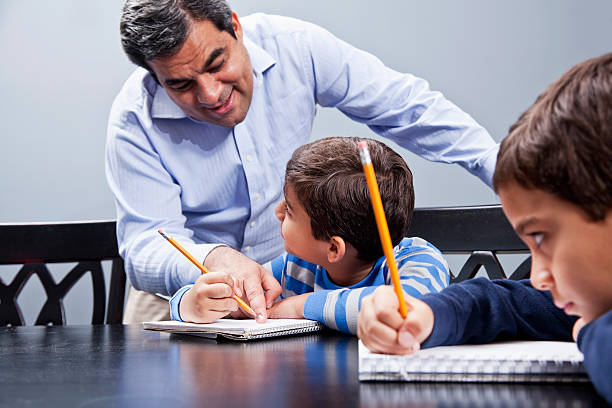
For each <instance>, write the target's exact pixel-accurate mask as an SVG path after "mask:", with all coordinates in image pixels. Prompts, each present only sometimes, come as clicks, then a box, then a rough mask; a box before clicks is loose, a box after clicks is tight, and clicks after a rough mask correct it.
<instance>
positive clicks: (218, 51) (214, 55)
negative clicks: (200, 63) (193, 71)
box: [202, 47, 225, 72]
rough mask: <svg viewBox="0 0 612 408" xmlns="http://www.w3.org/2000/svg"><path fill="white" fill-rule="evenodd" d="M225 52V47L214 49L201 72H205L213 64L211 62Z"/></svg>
mask: <svg viewBox="0 0 612 408" xmlns="http://www.w3.org/2000/svg"><path fill="white" fill-rule="evenodd" d="M224 52H225V47H219V48H215V50H214V51H213V52H211V53H210V55H209V56H208V58H207V59H206V62H205V63H204V67H203V68H202V72H204V71H206V69H207V68H208V67H209V66H210V64H212V63H213V61H214V60H215V59H216V58H217V57H218V56H219V55H221V54H223V53H224Z"/></svg>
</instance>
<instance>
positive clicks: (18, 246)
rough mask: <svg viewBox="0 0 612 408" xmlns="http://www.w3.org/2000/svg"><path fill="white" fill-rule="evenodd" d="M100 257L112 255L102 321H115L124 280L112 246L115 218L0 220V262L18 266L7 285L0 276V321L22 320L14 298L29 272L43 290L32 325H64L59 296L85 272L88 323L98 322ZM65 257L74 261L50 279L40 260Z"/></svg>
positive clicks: (102, 293)
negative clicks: (90, 308)
mask: <svg viewBox="0 0 612 408" xmlns="http://www.w3.org/2000/svg"><path fill="white" fill-rule="evenodd" d="M103 260H112V269H111V282H110V293H109V298H108V309H107V311H106V323H107V324H117V323H121V321H122V318H123V303H124V294H125V280H126V279H125V271H124V269H123V260H122V259H121V257H120V256H119V253H118V250H117V238H116V235H115V221H82V222H81V221H79V222H63V223H19V224H0V264H22V265H23V266H22V267H21V269H20V270H19V272H17V274H16V275H15V278H14V279H13V281H12V282H11V283H10V284H8V285H6V284H5V283H4V281H3V280H2V279H1V277H0V326H8V325H13V326H18V325H23V324H24V320H23V316H22V313H21V308H20V307H19V305H18V304H17V297H18V296H19V293H20V292H21V290H22V289H23V287H24V285H25V284H26V283H27V281H28V280H29V279H30V278H31V277H32V276H33V275H37V276H38V278H39V279H40V282H41V283H42V286H43V288H44V290H45V292H46V295H47V299H46V302H45V303H44V305H43V307H42V309H41V311H40V313H39V315H38V318H37V319H36V323H35V324H37V325H48V324H54V325H64V324H66V319H65V315H64V306H63V299H64V297H65V296H66V294H67V293H68V291H69V290H70V289H71V288H72V287H73V286H74V285H75V283H76V282H77V281H79V279H81V278H82V277H83V276H84V275H85V274H87V273H91V281H92V286H93V313H92V318H91V323H92V324H103V323H104V316H105V309H106V289H105V283H104V275H103V271H102V263H101V261H103ZM67 262H77V264H76V266H74V267H73V268H72V269H71V270H70V271H69V272H68V273H67V274H66V276H65V277H64V278H63V279H62V280H61V281H60V282H59V283H56V282H55V280H54V279H53V277H52V276H51V273H50V272H49V269H48V268H47V266H46V264H50V263H67Z"/></svg>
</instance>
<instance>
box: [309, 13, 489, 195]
mask: <svg viewBox="0 0 612 408" xmlns="http://www.w3.org/2000/svg"><path fill="white" fill-rule="evenodd" d="M302 46H303V47H307V49H306V50H305V51H304V55H305V58H306V60H305V61H304V66H305V70H306V72H307V76H310V80H311V81H312V85H313V89H315V90H316V95H315V97H316V100H317V103H319V104H320V105H322V106H326V107H336V108H338V109H339V110H340V111H342V112H343V113H344V114H346V115H347V116H348V117H350V118H351V119H353V120H355V121H358V122H361V123H365V124H366V125H367V126H368V127H370V129H372V130H373V131H374V132H376V133H377V134H379V135H381V136H383V137H386V138H389V139H391V140H393V141H395V142H397V143H398V144H399V145H400V146H402V147H404V148H406V149H408V150H410V151H411V152H413V153H415V154H417V155H419V156H421V157H423V158H425V159H427V160H430V161H437V162H444V163H456V164H459V165H461V166H462V167H464V168H465V169H466V170H468V171H470V172H471V173H472V174H474V175H475V176H477V177H479V178H480V179H481V180H483V181H484V182H485V183H487V184H488V185H489V186H490V185H491V180H492V176H493V170H494V167H495V161H496V157H497V150H498V145H497V144H496V143H495V141H494V140H493V139H492V138H491V136H490V135H489V134H488V132H487V131H486V130H485V129H484V128H483V127H481V126H480V125H479V124H478V123H476V121H475V120H474V119H473V118H472V117H471V116H470V115H468V114H467V113H465V112H463V111H462V110H461V109H459V108H458V107H457V106H456V105H454V104H453V103H452V102H450V101H449V100H448V99H446V98H445V97H444V95H442V94H441V93H440V92H436V91H432V90H430V88H429V84H428V82H427V81H426V80H424V79H421V78H418V77H416V76H414V75H411V74H403V73H399V72H397V71H394V70H392V69H390V68H388V67H386V66H385V65H384V64H383V63H382V62H381V61H380V60H379V59H377V58H376V57H374V56H373V55H371V54H369V53H366V52H364V51H362V50H359V49H357V48H355V47H353V46H351V45H350V44H347V43H345V42H343V41H341V40H339V39H337V38H335V37H334V36H333V35H332V34H330V33H329V32H327V31H325V30H324V29H322V28H320V27H316V26H314V25H310V29H309V30H308V37H307V39H306V40H305V41H304V45H302Z"/></svg>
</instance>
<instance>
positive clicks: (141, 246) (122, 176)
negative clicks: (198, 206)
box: [106, 105, 280, 319]
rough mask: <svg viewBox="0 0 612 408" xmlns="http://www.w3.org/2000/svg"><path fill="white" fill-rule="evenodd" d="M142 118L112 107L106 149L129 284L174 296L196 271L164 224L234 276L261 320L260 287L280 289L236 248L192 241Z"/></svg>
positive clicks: (178, 192)
mask: <svg viewBox="0 0 612 408" xmlns="http://www.w3.org/2000/svg"><path fill="white" fill-rule="evenodd" d="M149 121H150V120H149ZM143 122H146V119H143V118H141V117H140V116H139V114H138V113H136V112H132V111H129V110H122V109H121V107H120V106H116V105H113V109H112V111H111V117H110V119H109V127H108V140H107V148H106V174H107V180H108V184H109V186H110V188H111V190H112V192H113V194H114V196H115V203H116V207H117V218H118V220H117V237H118V241H119V244H120V248H119V250H120V254H121V256H122V257H123V259H124V261H125V269H126V273H127V275H128V277H129V279H130V283H131V284H132V285H133V286H134V287H135V288H136V289H140V290H145V291H147V292H151V293H158V292H159V293H162V294H173V293H175V292H176V291H177V290H178V289H179V288H181V287H182V286H184V285H186V284H189V283H192V282H194V281H195V280H196V279H197V278H198V276H199V275H200V271H199V270H198V269H197V268H195V267H194V266H193V265H192V264H191V262H190V261H189V260H188V259H187V258H185V257H184V256H183V255H182V254H181V253H180V252H178V251H177V250H176V249H175V248H174V247H172V246H171V245H169V244H168V242H166V241H165V240H164V239H163V238H161V237H160V236H159V234H157V229H159V228H163V229H164V230H165V231H166V232H167V233H168V234H169V235H170V236H172V237H173V238H174V239H175V240H176V241H177V242H179V244H180V245H181V246H183V247H184V248H185V249H186V250H187V251H188V252H190V253H191V254H192V255H193V256H194V257H195V258H196V259H198V260H200V261H201V262H204V263H205V265H206V266H207V267H208V268H209V269H210V270H211V271H214V272H221V273H229V274H232V275H233V276H234V277H235V278H236V279H237V281H238V284H239V285H240V287H241V289H243V290H244V293H246V297H247V299H248V300H249V302H252V304H251V307H252V308H253V309H255V310H256V312H259V313H260V314H262V315H263V316H264V319H265V315H266V313H265V309H266V300H265V298H264V295H263V290H264V289H266V290H268V291H269V295H268V296H276V295H277V294H278V292H280V288H279V287H278V286H274V284H275V283H274V282H272V283H270V282H269V280H265V279H264V275H263V274H262V273H261V267H260V266H259V265H258V264H257V263H256V262H254V261H252V260H250V259H249V258H247V257H246V256H244V255H242V254H241V253H239V252H238V251H234V250H232V249H230V248H227V247H223V246H220V245H222V244H220V243H215V242H211V243H196V242H195V241H194V239H192V237H193V231H192V230H191V229H189V228H186V227H185V222H186V218H185V216H184V215H183V212H182V202H181V197H182V195H184V194H185V192H184V191H182V189H183V187H182V186H181V185H179V184H178V183H177V182H176V180H175V177H173V176H172V175H171V174H170V172H169V171H168V170H167V169H166V166H165V162H162V159H161V157H160V156H159V155H158V153H157V149H156V148H155V146H153V145H152V142H151V141H150V139H149V137H148V136H147V133H146V130H145V128H146V126H145V125H143V124H142V123H143ZM149 126H151V125H150V124H149ZM177 159H180V158H179V157H177V156H175V157H170V158H168V157H166V160H177ZM196 187H197V186H196ZM211 195H212V192H211ZM220 255H222V256H220ZM262 286H263V289H262Z"/></svg>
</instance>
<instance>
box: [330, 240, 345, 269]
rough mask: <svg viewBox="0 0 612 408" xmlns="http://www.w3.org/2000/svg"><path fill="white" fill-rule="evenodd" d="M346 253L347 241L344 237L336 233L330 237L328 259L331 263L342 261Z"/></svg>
mask: <svg viewBox="0 0 612 408" xmlns="http://www.w3.org/2000/svg"><path fill="white" fill-rule="evenodd" d="M345 253H346V243H345V242H344V240H343V239H342V238H340V237H339V236H337V235H334V236H333V237H331V238H330V239H329V243H328V246H327V260H328V261H329V263H334V262H340V261H341V260H342V258H344V254H345Z"/></svg>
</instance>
